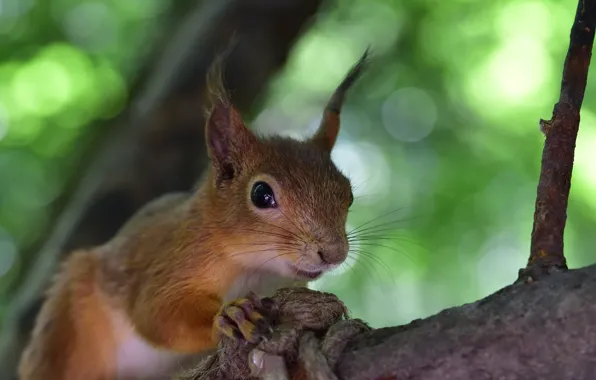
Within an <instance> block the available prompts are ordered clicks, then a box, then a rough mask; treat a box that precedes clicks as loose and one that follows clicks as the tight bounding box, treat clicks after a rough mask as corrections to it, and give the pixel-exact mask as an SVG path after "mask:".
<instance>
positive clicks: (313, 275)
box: [292, 265, 323, 280]
mask: <svg viewBox="0 0 596 380" xmlns="http://www.w3.org/2000/svg"><path fill="white" fill-rule="evenodd" d="M292 269H293V270H294V272H295V273H296V274H297V275H298V276H300V277H303V278H308V279H310V280H314V279H316V278H318V277H320V276H321V275H322V274H323V271H322V270H318V271H306V270H302V269H298V268H296V267H295V266H293V265H292Z"/></svg>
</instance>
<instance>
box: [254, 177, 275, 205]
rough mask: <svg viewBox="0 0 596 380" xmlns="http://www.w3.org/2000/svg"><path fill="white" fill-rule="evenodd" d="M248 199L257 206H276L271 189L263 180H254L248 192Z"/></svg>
mask: <svg viewBox="0 0 596 380" xmlns="http://www.w3.org/2000/svg"><path fill="white" fill-rule="evenodd" d="M250 200H251V201H252V204H254V205H255V206H256V207H258V208H273V207H277V202H276V201H275V197H274V195H273V190H272V189H271V186H269V185H268V184H267V183H265V182H256V183H255V184H254V185H253V186H252V191H251V192H250Z"/></svg>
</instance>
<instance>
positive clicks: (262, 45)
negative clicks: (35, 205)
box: [0, 0, 324, 379]
mask: <svg viewBox="0 0 596 380" xmlns="http://www.w3.org/2000/svg"><path fill="white" fill-rule="evenodd" d="M323 2H324V0H279V1H275V2H271V1H263V0H229V1H228V0H220V1H203V2H198V4H197V6H196V7H195V9H194V10H193V11H192V12H191V13H190V14H189V15H188V16H187V18H186V20H184V22H183V23H182V24H181V25H180V27H179V28H178V30H177V31H176V35H174V36H173V38H171V39H168V40H169V42H168V48H167V49H166V50H165V51H164V52H163V53H162V54H161V58H160V59H159V61H158V62H157V65H155V67H154V69H153V71H152V74H150V75H149V77H148V79H149V81H148V83H146V84H145V86H143V87H144V89H143V90H141V92H140V94H139V95H138V96H137V98H136V99H134V102H132V103H131V104H130V106H129V107H128V108H127V109H126V110H125V111H124V112H123V114H122V115H120V116H119V117H118V118H116V119H115V120H114V121H113V126H111V127H110V128H109V129H110V130H113V133H111V134H109V135H107V136H102V143H101V148H99V149H98V152H97V154H94V155H93V157H92V158H91V159H90V162H89V165H85V167H82V169H81V174H82V176H81V178H80V179H79V180H78V181H77V182H78V184H77V185H76V188H75V190H74V192H73V194H71V196H69V199H70V200H69V201H68V202H66V203H65V205H64V208H63V210H62V211H61V212H60V215H59V217H58V218H57V220H56V221H55V222H54V223H53V225H54V228H53V230H51V231H50V235H49V236H48V237H47V239H46V243H45V245H44V246H43V247H41V249H39V252H38V254H36V255H35V259H34V260H31V262H32V268H30V269H29V271H28V274H27V277H26V278H25V279H24V281H23V283H22V286H21V288H20V289H19V290H18V292H17V293H16V295H15V301H14V303H13V305H12V307H11V308H10V310H9V311H8V313H7V317H6V318H5V320H4V321H3V327H4V329H3V333H2V336H1V337H0V368H1V369H2V370H1V372H0V378H2V379H5V378H11V376H13V375H14V369H15V365H16V362H17V360H18V357H19V355H20V352H21V350H22V348H23V344H24V342H25V341H26V339H27V337H28V334H29V331H30V330H31V328H32V324H33V322H34V319H35V317H36V315H37V312H38V310H39V307H40V301H41V294H42V292H43V290H44V289H45V287H46V286H47V283H48V281H49V279H50V276H51V274H52V273H53V272H54V270H55V268H56V265H57V263H58V262H59V260H60V259H61V257H62V256H63V255H64V254H67V253H68V252H69V251H71V250H72V249H76V248H80V247H86V246H92V245H96V244H101V243H103V242H104V241H106V240H108V239H109V238H110V237H111V236H113V234H114V233H115V232H116V231H117V230H118V229H119V228H120V227H121V226H122V225H123V223H124V222H125V221H126V220H127V219H128V218H130V216H131V215H132V214H134V212H136V211H137V210H138V209H139V208H140V207H141V206H142V205H144V204H145V203H147V202H148V201H150V200H151V199H154V198H156V197H158V196H160V195H162V194H165V193H168V192H174V191H185V190H189V189H190V188H191V187H192V185H193V183H194V182H195V181H196V180H197V179H198V177H199V175H200V172H201V171H202V168H203V164H204V162H205V158H206V156H205V153H204V150H203V145H204V144H203V110H202V107H201V102H202V96H203V93H204V91H203V89H204V79H205V73H206V71H207V69H208V67H209V65H210V64H211V62H212V59H213V57H214V55H215V54H217V53H219V52H220V51H221V50H222V49H223V48H225V46H226V45H227V44H228V42H229V38H230V37H231V36H232V35H234V37H235V41H236V43H235V45H234V47H233V49H232V51H231V52H230V54H229V56H228V59H227V65H226V70H225V73H224V77H225V78H226V84H227V87H228V88H229V89H230V90H232V91H233V94H232V97H233V101H234V103H235V104H236V105H237V107H239V108H240V109H241V110H244V111H246V110H248V109H250V108H251V106H252V105H253V104H254V102H255V100H256V99H257V98H258V96H259V94H260V93H261V92H262V90H263V89H264V87H265V85H266V83H267V82H268V80H269V79H270V77H271V76H272V75H273V74H274V73H275V72H276V71H277V70H278V69H280V68H281V67H282V66H283V64H284V63H285V60H286V58H287V56H288V53H289V51H290V49H291V47H292V46H293V43H294V41H295V40H296V38H297V37H298V36H299V35H300V34H301V32H302V31H303V30H304V29H305V27H307V26H308V25H309V23H310V21H311V20H312V17H313V16H314V15H315V14H316V12H317V10H318V9H319V7H320V6H321V4H322V3H323Z"/></svg>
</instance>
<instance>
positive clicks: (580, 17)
mask: <svg viewBox="0 0 596 380" xmlns="http://www.w3.org/2000/svg"><path fill="white" fill-rule="evenodd" d="M595 27H596V1H595V0H579V3H578V6H577V12H576V15H575V21H574V23H573V27H572V29H571V38H570V40H571V41H570V45H569V49H568V51H567V57H566V58H565V65H564V68H563V80H562V83H561V95H560V97H559V102H558V103H557V104H556V105H555V108H554V110H553V117H552V119H551V120H549V121H545V120H540V128H541V130H542V131H543V132H544V134H545V136H546V141H545V143H544V150H543V152H542V168H541V171H540V179H539V182H538V191H537V197H536V211H535V213H534V225H533V228H532V243H531V248H530V259H529V261H528V267H527V268H526V269H524V270H522V271H521V272H520V280H523V279H525V278H528V277H529V278H537V277H539V276H540V275H541V274H542V273H548V272H550V271H552V270H556V269H562V270H565V269H567V263H566V260H565V255H564V251H563V232H564V230H565V222H566V219H567V203H568V198H569V190H570V187H571V173H572V171H573V157H574V151H575V141H576V139H577V133H578V130H579V120H580V116H579V114H580V109H581V106H582V102H583V99H584V91H585V88H586V82H587V78H588V68H589V66H590V59H591V56H592V44H593V42H594V28H595Z"/></svg>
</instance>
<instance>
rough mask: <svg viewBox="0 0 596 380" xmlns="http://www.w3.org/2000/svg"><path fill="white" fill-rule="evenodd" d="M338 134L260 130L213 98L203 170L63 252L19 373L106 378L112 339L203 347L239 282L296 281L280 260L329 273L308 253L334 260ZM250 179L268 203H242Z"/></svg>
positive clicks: (340, 234)
mask: <svg viewBox="0 0 596 380" xmlns="http://www.w3.org/2000/svg"><path fill="white" fill-rule="evenodd" d="M336 121H337V122H339V120H338V119H337V120H336ZM326 128H329V131H325V129H326ZM336 135H337V126H336V125H329V126H326V125H325V124H323V125H322V126H321V130H320V131H319V133H317V135H316V136H317V139H316V141H315V140H311V141H306V142H299V141H295V140H290V139H282V138H279V137H274V138H258V137H257V136H255V135H254V134H252V132H250V131H249V130H248V129H247V128H246V127H245V126H244V124H243V123H242V121H241V118H240V115H239V114H238V112H237V111H236V110H235V109H234V108H233V107H232V106H231V105H230V104H229V103H228V102H227V101H226V100H225V99H220V102H219V103H216V105H215V107H214V109H213V111H212V113H211V117H210V119H209V121H208V123H207V127H206V137H207V139H206V140H207V142H208V151H209V155H210V158H211V161H212V167H211V168H210V170H209V171H208V173H207V175H206V177H205V179H204V180H203V182H202V185H201V187H200V188H199V189H198V190H197V191H196V192H195V193H194V194H191V195H188V196H187V195H170V196H166V197H164V198H162V199H160V200H158V201H156V202H154V203H152V204H150V205H149V206H147V207H146V208H144V209H143V210H141V211H140V212H139V213H138V214H137V215H136V216H135V217H133V219H132V220H131V221H130V222H129V223H128V224H127V225H126V226H125V227H124V228H123V229H122V230H121V231H120V232H119V233H118V234H117V236H116V237H115V238H114V239H112V240H111V241H110V242H108V243H106V244H105V245H103V246H100V247H97V248H94V249H91V250H88V251H80V252H75V253H73V254H72V255H71V256H70V258H69V259H68V261H67V262H66V263H65V265H64V266H63V268H62V270H61V271H60V272H59V274H58V276H57V278H56V281H55V283H54V284H53V286H52V288H51V290H50V292H49V293H48V296H47V300H46V302H45V304H44V306H43V309H42V311H41V313H40V315H39V318H38V320H37V323H36V327H35V330H34V332H33V335H32V339H31V342H30V344H29V346H28V347H27V349H26V351H25V353H24V355H23V357H22V360H21V363H20V369H19V373H20V378H21V380H52V379H56V380H112V379H115V378H116V367H117V350H118V347H120V346H121V345H122V344H123V343H124V342H125V341H127V339H129V338H130V337H135V336H139V337H141V338H142V340H143V341H144V342H147V343H149V344H150V345H152V346H156V347H161V348H163V349H166V350H168V351H171V352H177V353H202V352H206V351H207V350H209V349H212V348H214V347H215V346H216V343H217V335H216V332H217V331H216V329H214V328H213V320H214V317H215V316H216V314H217V313H218V311H219V310H220V308H221V307H222V303H223V302H224V301H225V298H226V297H227V296H229V294H230V292H231V291H232V290H234V288H235V287H237V286H238V284H237V282H238V280H239V279H243V280H247V281H248V280H250V276H252V275H255V276H257V277H258V278H260V279H262V278H265V277H269V276H281V277H282V278H285V279H286V280H285V281H290V282H299V283H304V281H305V278H304V277H303V276H302V277H300V276H298V271H297V270H296V269H293V268H291V267H290V265H297V266H299V267H300V268H302V269H304V268H306V269H308V270H310V269H309V268H311V267H317V268H319V267H320V268H324V269H322V270H327V269H330V268H331V266H329V264H328V263H326V262H325V261H322V260H321V258H320V257H319V256H318V255H317V250H320V251H322V252H324V254H325V255H326V256H325V257H326V259H328V260H329V262H333V263H340V262H342V261H343V259H345V255H346V253H347V239H346V234H345V221H346V217H347V211H348V207H349V204H350V198H351V188H350V182H349V181H348V179H347V178H346V177H345V176H344V175H343V174H341V173H340V172H339V171H338V170H337V168H336V167H335V166H334V165H333V163H332V162H331V159H330V149H331V148H332V146H333V143H334V142H335V137H336ZM321 136H326V138H327V139H328V141H327V142H326V143H323V144H321ZM256 180H266V181H267V182H268V183H269V184H270V185H271V187H272V188H273V190H274V194H275V198H276V200H277V202H278V204H279V206H278V207H277V208H275V209H265V210H263V209H258V210H257V209H256V208H255V207H254V206H253V205H252V203H251V200H250V189H251V186H252V184H253V183H254V182H255V181H256ZM272 231H273V232H272ZM240 287H241V288H242V290H245V291H246V292H248V291H249V290H250V289H249V288H248V285H247V286H246V289H244V287H243V283H241V284H240ZM271 290H275V289H271ZM135 334H136V335H135ZM147 364H148V365H149V364H150V363H147ZM133 377H134V375H133Z"/></svg>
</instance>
